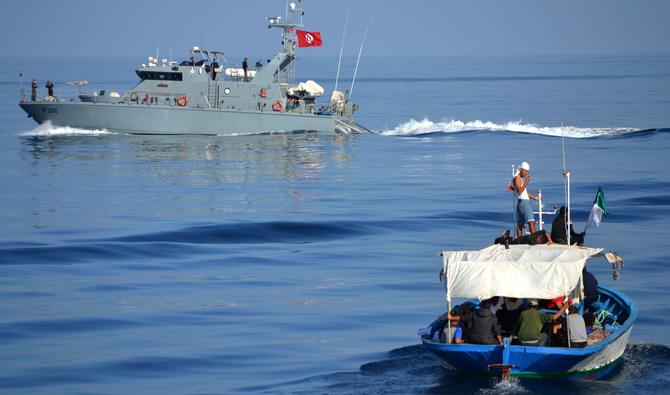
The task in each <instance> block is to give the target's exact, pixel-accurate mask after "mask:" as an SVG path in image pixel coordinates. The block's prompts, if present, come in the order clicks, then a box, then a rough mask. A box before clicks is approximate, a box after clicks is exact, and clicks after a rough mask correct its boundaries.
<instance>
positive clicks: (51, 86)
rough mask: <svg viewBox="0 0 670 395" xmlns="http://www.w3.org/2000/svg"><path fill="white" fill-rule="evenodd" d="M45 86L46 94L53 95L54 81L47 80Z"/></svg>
mask: <svg viewBox="0 0 670 395" xmlns="http://www.w3.org/2000/svg"><path fill="white" fill-rule="evenodd" d="M46 87H47V92H48V95H47V96H53V95H54V83H53V82H51V81H47V85H46Z"/></svg>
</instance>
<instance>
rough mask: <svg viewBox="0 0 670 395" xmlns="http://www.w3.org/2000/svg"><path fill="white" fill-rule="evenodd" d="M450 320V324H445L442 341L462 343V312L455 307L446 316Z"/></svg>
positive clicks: (441, 336)
mask: <svg viewBox="0 0 670 395" xmlns="http://www.w3.org/2000/svg"><path fill="white" fill-rule="evenodd" d="M446 319H447V320H449V325H446V322H445V325H444V328H442V334H441V335H440V342H442V343H455V344H461V343H463V342H464V341H465V340H463V323H462V321H461V313H460V312H459V311H458V310H456V309H454V310H452V311H451V313H449V314H447V317H446Z"/></svg>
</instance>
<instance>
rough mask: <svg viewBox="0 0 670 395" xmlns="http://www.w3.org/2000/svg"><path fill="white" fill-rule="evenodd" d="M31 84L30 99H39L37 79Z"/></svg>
mask: <svg viewBox="0 0 670 395" xmlns="http://www.w3.org/2000/svg"><path fill="white" fill-rule="evenodd" d="M30 86H31V88H32V90H31V94H30V100H32V101H37V80H35V79H33V83H32V84H31V85H30Z"/></svg>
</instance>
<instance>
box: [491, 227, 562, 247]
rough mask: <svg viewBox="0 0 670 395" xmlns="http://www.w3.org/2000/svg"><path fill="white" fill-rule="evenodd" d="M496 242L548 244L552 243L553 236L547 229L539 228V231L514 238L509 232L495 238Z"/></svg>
mask: <svg viewBox="0 0 670 395" xmlns="http://www.w3.org/2000/svg"><path fill="white" fill-rule="evenodd" d="M493 243H494V244H530V245H536V244H546V245H551V244H552V239H551V236H549V235H548V234H547V231H546V230H544V229H543V230H538V231H537V232H534V233H531V234H529V235H523V236H519V237H516V238H512V237H511V236H510V235H509V234H508V233H507V232H505V234H503V235H502V236H500V237H498V238H497V239H495V240H494V242H493Z"/></svg>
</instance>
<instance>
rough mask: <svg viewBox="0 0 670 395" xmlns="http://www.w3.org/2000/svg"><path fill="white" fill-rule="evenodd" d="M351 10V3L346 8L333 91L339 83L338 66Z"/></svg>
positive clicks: (340, 62)
mask: <svg viewBox="0 0 670 395" xmlns="http://www.w3.org/2000/svg"><path fill="white" fill-rule="evenodd" d="M350 10H351V3H349V6H348V7H347V16H346V17H345V18H344V31H343V32H342V46H340V57H339V59H338V60H337V75H336V76H335V89H333V91H336V90H337V83H338V82H339V81H340V66H341V65H342V51H343V50H344V37H345V36H346V35H347V26H348V25H349V11H350Z"/></svg>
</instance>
